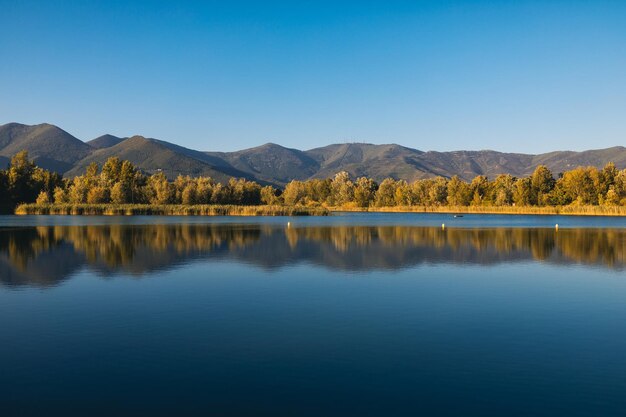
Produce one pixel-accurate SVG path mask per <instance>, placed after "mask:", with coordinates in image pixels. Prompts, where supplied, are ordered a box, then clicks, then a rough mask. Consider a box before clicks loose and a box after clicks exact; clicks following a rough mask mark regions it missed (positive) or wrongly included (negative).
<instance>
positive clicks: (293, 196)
mask: <svg viewBox="0 0 626 417" xmlns="http://www.w3.org/2000/svg"><path fill="white" fill-rule="evenodd" d="M283 199H284V201H285V205H287V206H294V205H296V204H304V203H305V202H306V187H305V184H304V183H303V182H302V181H296V180H293V181H291V182H290V183H289V184H287V186H286V187H285V191H283Z"/></svg>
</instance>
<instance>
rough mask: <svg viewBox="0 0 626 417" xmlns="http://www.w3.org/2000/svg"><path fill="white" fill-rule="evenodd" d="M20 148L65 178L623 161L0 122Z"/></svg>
mask: <svg viewBox="0 0 626 417" xmlns="http://www.w3.org/2000/svg"><path fill="white" fill-rule="evenodd" d="M21 150H27V151H28V152H29V154H30V156H31V158H33V159H34V160H35V162H36V163H37V164H38V165H40V166H42V167H44V168H46V169H50V170H53V171H57V172H59V173H62V174H64V175H65V176H66V177H72V176H75V175H81V174H82V173H84V170H85V168H86V167H87V166H88V165H89V164H90V163H91V162H97V163H98V164H100V165H102V164H103V163H104V162H105V161H106V160H107V159H108V158H109V157H111V156H117V157H119V158H121V159H127V160H129V161H131V162H132V163H134V164H135V165H136V166H138V167H139V168H140V169H141V170H143V171H144V172H146V173H147V174H152V173H154V172H157V171H162V172H164V173H165V174H166V175H167V176H168V177H169V178H175V177H176V176H177V175H191V176H198V175H203V176H210V177H212V178H214V179H215V180H217V181H220V182H225V181H228V179H229V178H246V179H249V180H255V181H258V182H260V183H262V184H273V185H275V186H279V187H280V186H284V185H285V184H286V183H288V182H289V181H291V180H294V179H295V180H307V179H312V178H328V177H332V176H333V175H334V174H336V173H337V172H339V171H347V172H348V173H349V174H350V175H351V176H352V177H359V176H367V177H370V178H374V179H375V180H377V181H382V180H383V179H384V178H387V177H391V178H395V179H404V180H407V181H413V180H416V179H422V178H430V177H435V176H444V177H448V178H449V177H452V176H454V175H458V176H459V177H461V178H463V179H465V180H471V179H472V178H474V177H475V176H477V175H486V176H488V177H490V178H493V177H495V176H496V175H499V174H512V175H514V176H518V177H519V176H527V175H530V174H531V173H532V172H533V171H534V169H535V168H536V167H537V165H540V164H543V165H546V166H548V168H550V170H551V171H552V172H553V173H554V174H555V175H557V174H558V173H560V172H563V171H567V170H570V169H573V168H575V167H577V166H587V165H591V166H596V167H598V168H600V167H602V166H604V165H605V164H606V163H608V162H614V163H615V165H616V166H617V167H618V168H619V169H623V168H626V148H624V147H622V146H615V147H612V148H607V149H597V150H588V151H583V152H574V151H555V152H549V153H544V154H537V155H532V154H520V153H505V152H497V151H491V150H482V151H452V152H436V151H427V152H424V151H420V150H417V149H412V148H408V147H405V146H401V145H397V144H387V145H373V144H367V143H341V144H334V145H328V146H324V147H320V148H315V149H310V150H306V151H303V150H298V149H292V148H286V147H284V146H281V145H278V144H275V143H266V144H265V145H261V146H258V147H255V148H249V149H243V150H241V151H235V152H200V151H196V150H193V149H188V148H185V147H182V146H179V145H175V144H173V143H170V142H165V141H162V140H158V139H152V138H145V137H143V136H132V137H128V138H121V137H117V136H113V135H102V136H100V137H98V138H95V139H93V140H90V141H88V142H83V141H81V140H79V139H78V138H76V137H74V136H72V135H71V134H69V133H68V132H66V131H64V130H63V129H61V128H59V127H57V126H54V125H51V124H47V123H44V124H39V125H33V126H29V125H23V124H19V123H7V124H5V125H0V166H6V165H7V163H8V160H9V158H10V157H11V156H12V155H14V154H15V153H17V152H19V151H21Z"/></svg>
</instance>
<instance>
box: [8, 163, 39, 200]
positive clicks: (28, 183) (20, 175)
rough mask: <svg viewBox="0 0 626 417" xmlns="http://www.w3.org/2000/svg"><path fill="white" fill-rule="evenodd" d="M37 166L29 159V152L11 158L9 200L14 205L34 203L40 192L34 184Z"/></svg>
mask: <svg viewBox="0 0 626 417" xmlns="http://www.w3.org/2000/svg"><path fill="white" fill-rule="evenodd" d="M34 171H35V164H34V163H33V162H31V161H30V160H29V159H28V152H27V151H22V152H18V153H17V154H15V155H14V156H13V158H11V163H10V165H9V169H8V172H7V188H8V191H9V199H10V201H11V202H12V203H13V204H19V203H26V202H32V201H34V200H35V198H36V196H37V194H39V190H36V189H35V187H34V185H35V184H34V183H33V172H34Z"/></svg>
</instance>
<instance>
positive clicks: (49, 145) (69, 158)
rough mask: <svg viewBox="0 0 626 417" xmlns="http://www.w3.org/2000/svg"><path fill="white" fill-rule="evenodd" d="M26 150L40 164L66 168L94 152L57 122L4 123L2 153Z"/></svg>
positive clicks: (0, 142)
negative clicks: (57, 125)
mask: <svg viewBox="0 0 626 417" xmlns="http://www.w3.org/2000/svg"><path fill="white" fill-rule="evenodd" d="M22 150H26V151H28V153H29V155H30V157H31V158H32V159H34V160H35V162H36V163H37V165H39V166H41V167H43V168H46V169H50V170H53V171H57V172H65V171H67V170H68V169H71V167H72V166H73V165H74V164H75V163H76V162H78V161H80V160H81V159H83V158H85V157H86V156H87V155H89V154H90V153H91V152H92V148H91V147H90V146H89V145H87V144H86V143H84V142H82V141H80V140H79V139H77V138H75V137H74V136H72V135H70V134H69V133H67V132H66V131H65V130H63V129H60V128H58V127H56V126H54V125H50V124H47V123H43V124H39V125H34V126H28V125H23V124H19V123H8V124H5V125H1V126H0V156H4V157H8V158H10V157H11V156H13V155H15V154H16V153H18V152H20V151H22Z"/></svg>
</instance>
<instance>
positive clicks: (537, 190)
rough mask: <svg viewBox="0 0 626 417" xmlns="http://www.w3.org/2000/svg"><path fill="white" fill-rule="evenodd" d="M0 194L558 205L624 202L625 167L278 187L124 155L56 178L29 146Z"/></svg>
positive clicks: (9, 197) (139, 200)
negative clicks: (171, 175)
mask: <svg viewBox="0 0 626 417" xmlns="http://www.w3.org/2000/svg"><path fill="white" fill-rule="evenodd" d="M0 197H1V199H0V201H1V202H3V203H4V204H8V205H12V206H15V205H17V204H19V203H30V202H36V203H38V204H51V203H55V204H159V205H162V204H183V205H192V204H234V205H259V204H268V205H288V206H291V205H305V206H329V207H354V208H358V207H361V208H367V207H394V206H564V205H581V206H582V205H613V206H618V205H626V169H624V170H618V169H617V168H616V167H615V165H614V164H613V163H609V164H607V165H606V166H605V167H604V168H602V169H597V168H595V167H578V168H575V169H572V170H570V171H566V172H564V173H562V174H559V175H558V176H557V178H555V177H554V175H553V173H552V172H551V171H550V170H549V169H548V168H547V167H546V166H544V165H540V166H538V167H537V168H536V169H535V171H534V172H533V173H532V175H530V176H528V177H521V178H517V177H514V176H512V175H509V174H502V175H498V176H497V177H495V178H494V179H493V180H490V179H489V178H487V177H486V176H484V175H479V176H477V177H475V178H474V179H473V180H472V181H469V182H467V181H464V180H462V179H460V178H459V177H457V176H454V177H452V178H444V177H436V178H428V179H422V180H416V181H413V182H407V181H404V180H395V179H392V178H387V179H385V180H383V181H382V182H380V183H377V182H376V181H374V180H373V179H371V178H366V177H360V178H356V179H353V178H350V176H349V174H348V173H346V172H340V173H338V174H336V175H335V176H334V177H333V178H327V179H312V180H307V181H297V180H293V181H291V182H290V183H288V184H287V185H286V186H285V188H284V189H283V190H280V189H276V188H274V187H272V186H269V185H266V186H261V185H260V184H258V183H256V182H254V181H249V180H246V179H234V178H233V179H231V180H230V181H229V182H228V183H226V184H222V183H219V182H216V181H214V180H213V179H211V178H208V177H194V178H192V177H190V176H182V175H179V176H178V177H177V178H176V179H175V180H174V181H169V180H168V179H167V178H166V176H165V175H164V174H163V173H162V172H157V173H155V174H152V175H146V174H144V173H142V172H141V171H140V170H139V169H137V167H135V166H134V165H133V164H132V163H131V162H129V161H123V160H120V159H119V158H117V157H112V158H109V159H108V160H107V161H106V162H105V163H104V164H103V165H102V167H100V166H99V165H98V164H96V163H92V164H91V165H89V166H88V167H87V169H86V171H85V174H83V175H80V176H77V177H74V178H62V177H61V176H60V175H59V174H56V173H54V172H50V171H47V170H44V169H42V168H40V167H37V166H36V165H35V164H34V163H33V162H32V161H30V160H29V158H28V153H27V152H25V151H24V152H20V153H18V154H16V155H15V156H14V157H13V158H12V159H11V162H10V165H9V167H8V168H7V169H6V170H0Z"/></svg>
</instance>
